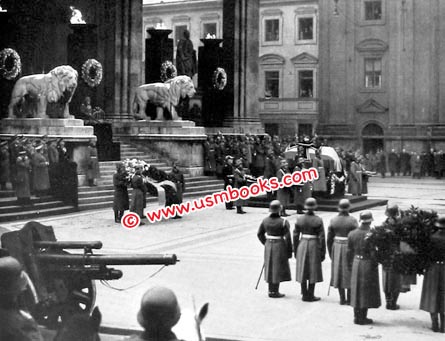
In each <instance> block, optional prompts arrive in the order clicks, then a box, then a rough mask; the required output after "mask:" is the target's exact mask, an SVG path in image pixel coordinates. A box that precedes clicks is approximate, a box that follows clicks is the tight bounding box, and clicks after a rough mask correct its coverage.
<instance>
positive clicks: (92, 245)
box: [34, 241, 102, 249]
mask: <svg viewBox="0 0 445 341" xmlns="http://www.w3.org/2000/svg"><path fill="white" fill-rule="evenodd" d="M34 247H40V248H45V249H47V248H52V249H84V248H87V249H101V248H102V242H101V241H91V242H82V241H62V242H60V241H38V242H34Z"/></svg>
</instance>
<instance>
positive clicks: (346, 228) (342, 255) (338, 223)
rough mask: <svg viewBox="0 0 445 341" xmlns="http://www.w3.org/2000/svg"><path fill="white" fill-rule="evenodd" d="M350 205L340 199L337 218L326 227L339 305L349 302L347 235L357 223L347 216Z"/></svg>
mask: <svg viewBox="0 0 445 341" xmlns="http://www.w3.org/2000/svg"><path fill="white" fill-rule="evenodd" d="M350 209H351V203H350V202H349V200H348V199H341V200H340V202H339V203H338V211H339V213H338V216H336V217H334V218H332V219H331V222H330V224H329V227H328V237H327V247H328V252H329V256H330V257H331V259H332V265H331V269H332V270H331V271H332V272H331V283H330V285H331V286H333V287H334V288H337V289H338V293H339V295H340V304H341V305H345V304H349V303H350V301H351V296H350V288H351V272H350V270H349V266H348V259H347V251H348V234H349V232H351V231H354V230H355V229H356V228H357V227H358V221H357V219H355V218H354V217H352V216H350V215H349V210H350Z"/></svg>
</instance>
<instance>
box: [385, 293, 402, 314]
mask: <svg viewBox="0 0 445 341" xmlns="http://www.w3.org/2000/svg"><path fill="white" fill-rule="evenodd" d="M385 296H386V309H388V310H398V309H400V306H399V305H398V304H397V299H398V298H399V293H398V292H385Z"/></svg>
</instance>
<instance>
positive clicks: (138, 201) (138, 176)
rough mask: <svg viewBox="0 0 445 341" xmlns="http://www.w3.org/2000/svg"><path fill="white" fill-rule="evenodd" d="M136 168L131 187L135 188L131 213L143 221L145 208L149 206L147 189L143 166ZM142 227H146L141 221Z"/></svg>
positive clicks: (132, 194) (132, 195)
mask: <svg viewBox="0 0 445 341" xmlns="http://www.w3.org/2000/svg"><path fill="white" fill-rule="evenodd" d="M134 168H135V174H134V176H133V178H132V179H131V187H132V188H133V192H132V193H131V205H130V211H131V212H135V213H137V214H138V215H139V217H140V218H141V220H142V219H143V218H144V208H145V206H146V205H147V202H146V193H147V187H146V186H145V184H144V179H143V178H142V166H141V165H136V166H135V167H134ZM140 225H145V223H144V222H142V221H141V223H140Z"/></svg>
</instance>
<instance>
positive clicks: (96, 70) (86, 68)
mask: <svg viewBox="0 0 445 341" xmlns="http://www.w3.org/2000/svg"><path fill="white" fill-rule="evenodd" d="M102 73H103V69H102V64H101V63H99V62H98V61H97V60H96V59H88V60H87V61H86V62H85V63H83V65H82V79H83V80H84V81H85V83H87V84H88V86H90V87H92V88H94V87H96V86H98V85H99V84H100V82H101V81H102Z"/></svg>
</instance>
